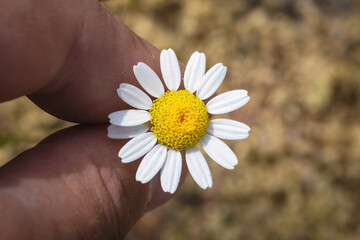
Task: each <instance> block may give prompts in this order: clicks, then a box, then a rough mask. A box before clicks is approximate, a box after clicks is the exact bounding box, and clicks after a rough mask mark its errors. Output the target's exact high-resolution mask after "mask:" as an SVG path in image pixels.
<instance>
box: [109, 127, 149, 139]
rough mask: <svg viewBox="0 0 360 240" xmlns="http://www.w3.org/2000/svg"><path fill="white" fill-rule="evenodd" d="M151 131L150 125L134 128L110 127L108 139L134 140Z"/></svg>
mask: <svg viewBox="0 0 360 240" xmlns="http://www.w3.org/2000/svg"><path fill="white" fill-rule="evenodd" d="M148 129H149V125H148V124H140V125H137V126H133V127H120V126H116V125H112V124H111V125H110V126H109V127H108V129H107V130H108V135H107V136H108V137H109V138H112V139H127V138H133V137H136V136H137V135H140V134H142V133H144V132H146V131H147V130H148Z"/></svg>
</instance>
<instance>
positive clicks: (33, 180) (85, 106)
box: [0, 0, 184, 239]
mask: <svg viewBox="0 0 360 240" xmlns="http://www.w3.org/2000/svg"><path fill="white" fill-rule="evenodd" d="M0 6H1V7H0V29H1V31H0V49H1V52H0V102H5V101H9V100H12V99H15V98H17V97H20V96H24V95H26V96H28V97H29V98H30V99H31V100H32V101H33V102H34V103H36V104H37V105H38V106H39V107H41V108H42V109H43V110H44V111H47V112H48V113H50V114H52V115H53V116H56V117H58V118H60V119H64V120H67V121H72V122H76V123H82V124H81V125H79V126H75V127H72V128H69V129H65V130H62V131H60V132H58V133H55V134H53V135H51V136H49V137H48V138H46V139H45V140H43V141H42V142H40V143H39V144H38V145H37V146H35V147H34V148H32V149H30V150H28V151H25V152H23V153H22V154H20V155H19V156H17V157H16V158H15V159H13V160H12V161H10V162H9V163H8V164H6V165H5V166H3V167H2V168H0V214H1V218H0V239H121V238H123V237H124V236H125V235H126V233H127V232H128V231H129V230H130V229H131V227H132V226H133V225H134V224H135V223H136V221H137V220H138V219H139V218H140V217H141V216H143V215H144V214H145V213H146V212H147V211H149V210H152V209H154V208H156V207H158V206H160V205H161V204H163V203H164V202H166V201H167V200H168V199H170V198H171V195H170V194H167V193H164V192H163V191H162V190H161V188H160V184H159V183H158V181H159V179H158V178H156V179H155V180H154V181H153V182H152V183H150V184H141V183H139V182H136V181H135V172H136V169H137V166H138V164H139V162H140V161H135V162H133V163H129V164H122V163H121V161H120V159H119V158H118V157H117V152H118V151H119V149H120V148H121V147H122V146H123V145H124V144H125V143H126V141H124V140H111V139H108V138H107V137H106V127H107V125H106V122H107V121H108V118H107V115H108V114H109V113H111V112H114V111H118V110H121V109H126V108H129V106H127V105H126V104H125V103H124V102H122V101H121V100H120V99H119V98H118V96H117V95H116V89H117V88H118V86H119V84H120V83H122V82H126V83H131V84H133V85H135V86H138V87H140V86H139V84H138V83H137V81H136V79H135V77H134V74H133V72H132V67H133V65H135V64H137V63H138V62H139V61H141V62H145V63H146V64H148V65H149V66H150V67H151V68H152V69H154V71H155V72H157V74H159V75H160V66H159V55H160V52H159V50H158V49H156V48H155V47H153V46H152V45H151V44H149V43H148V42H146V41H145V40H143V39H141V38H140V37H138V36H137V35H136V34H135V33H133V32H132V31H131V30H130V29H129V28H128V27H127V26H125V25H124V24H123V23H122V22H121V21H120V20H119V19H118V18H116V17H115V16H114V15H113V14H111V13H110V12H109V11H108V10H106V9H105V8H104V7H103V6H102V5H101V4H100V3H99V2H97V1H95V0H77V1H75V0H61V1H43V0H16V1H6V0H0ZM183 172H184V171H183Z"/></svg>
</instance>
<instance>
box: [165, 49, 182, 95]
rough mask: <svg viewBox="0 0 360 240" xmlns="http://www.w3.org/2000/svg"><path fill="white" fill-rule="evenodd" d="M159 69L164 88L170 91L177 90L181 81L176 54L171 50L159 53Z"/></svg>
mask: <svg viewBox="0 0 360 240" xmlns="http://www.w3.org/2000/svg"><path fill="white" fill-rule="evenodd" d="M160 67H161V73H162V76H163V79H164V82H165V84H166V87H167V88H168V89H169V90H170V91H176V90H178V88H179V86H180V81H181V72H180V66H179V62H178V60H177V58H176V54H175V52H174V51H173V50H172V49H171V48H169V49H168V50H165V49H164V50H162V51H161V54H160Z"/></svg>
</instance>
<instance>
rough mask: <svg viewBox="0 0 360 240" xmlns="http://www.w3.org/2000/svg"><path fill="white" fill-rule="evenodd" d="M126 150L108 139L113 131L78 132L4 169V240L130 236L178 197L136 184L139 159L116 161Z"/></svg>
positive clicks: (0, 222)
mask: <svg viewBox="0 0 360 240" xmlns="http://www.w3.org/2000/svg"><path fill="white" fill-rule="evenodd" d="M123 144H124V142H121V141H120V140H117V141H114V140H111V139H108V138H107V137H106V126H77V127H73V128H70V129H66V130H63V131H60V132H58V133H56V134H54V135H52V136H50V137H48V138H47V139H45V140H44V141H42V142H41V143H40V144H39V145H38V146H36V147H35V148H33V149H31V150H28V151H26V152H24V153H22V154H21V155H19V156H18V157H17V158H16V159H14V160H13V161H11V162H10V163H9V164H7V165H5V166H4V167H2V168H1V169H0V212H1V218H0V238H1V239H31V238H34V239H119V238H121V237H123V236H124V235H125V234H126V233H127V232H128V230H129V229H130V228H131V227H132V226H133V224H134V223H135V222H136V221H137V220H138V219H139V218H140V217H141V216H142V215H143V214H144V213H145V211H146V210H147V209H149V208H150V209H152V208H154V207H157V206H159V205H160V204H162V203H164V202H165V201H166V200H168V199H169V198H170V197H171V196H170V194H165V193H164V192H159V191H158V190H157V189H158V186H157V185H154V187H152V188H151V187H150V186H149V185H150V184H141V183H139V182H136V181H135V172H136V169H137V166H138V162H139V161H136V162H133V163H129V164H123V163H121V161H120V160H119V159H118V157H117V156H116V155H117V154H116V153H117V152H118V151H119V148H120V147H121V146H122V145H123ZM150 189H152V190H153V193H151V190H150ZM150 196H151V198H150ZM19 229H21V231H19ZM15 237H16V238H15Z"/></svg>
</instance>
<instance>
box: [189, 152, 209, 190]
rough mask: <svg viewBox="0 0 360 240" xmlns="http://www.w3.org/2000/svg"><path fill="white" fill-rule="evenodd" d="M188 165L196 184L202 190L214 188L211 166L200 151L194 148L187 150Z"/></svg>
mask: <svg viewBox="0 0 360 240" xmlns="http://www.w3.org/2000/svg"><path fill="white" fill-rule="evenodd" d="M185 156H186V164H187V167H188V169H189V172H190V174H191V176H192V177H193V179H194V180H195V182H196V183H197V184H198V185H199V186H200V187H201V188H202V189H206V188H211V187H212V184H213V183H212V178H211V172H210V169H209V165H208V164H207V162H206V160H205V158H204V156H203V155H202V154H201V152H200V151H199V149H197V148H195V147H193V148H189V149H187V150H186V153H185Z"/></svg>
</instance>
